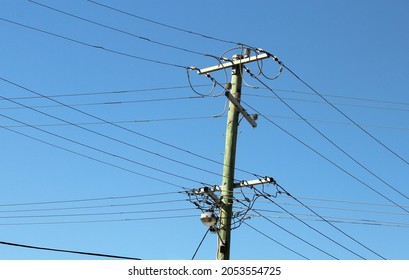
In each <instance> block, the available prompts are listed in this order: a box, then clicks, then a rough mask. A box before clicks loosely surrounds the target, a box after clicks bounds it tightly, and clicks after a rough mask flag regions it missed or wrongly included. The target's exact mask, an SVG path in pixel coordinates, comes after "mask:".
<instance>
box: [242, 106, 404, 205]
mask: <svg viewBox="0 0 409 280" xmlns="http://www.w3.org/2000/svg"><path fill="white" fill-rule="evenodd" d="M241 102H242V103H243V104H245V105H246V106H247V107H249V108H250V109H252V110H253V111H254V112H256V113H257V114H258V116H260V117H263V118H264V119H265V120H266V121H267V122H269V123H270V124H272V125H274V126H275V127H276V128H278V129H279V130H281V131H282V132H284V133H285V134H287V135H288V136H290V137H291V138H293V139H294V140H296V141H297V142H299V143H300V144H302V145H303V146H305V147H306V148H308V149H309V150H311V151H312V152H314V153H315V154H316V155H318V156H320V157H321V158H323V159H325V160H326V161H327V162H329V163H331V164H332V165H333V166H335V167H336V168H338V169H339V170H341V171H342V172H343V173H345V174H346V175H348V176H350V177H351V178H353V179H354V180H356V181H357V182H359V183H360V184H362V185H363V186H365V187H366V188H368V189H370V190H372V191H373V192H375V193H377V194H378V195H380V196H381V197H383V198H384V199H386V200H388V201H389V202H391V203H392V204H394V205H396V206H397V207H399V208H400V209H402V210H403V211H405V212H407V213H409V210H407V209H405V208H404V207H402V206H401V205H399V204H398V203H397V202H395V201H393V200H392V199H391V198H389V197H387V196H386V195H384V194H382V193H381V192H380V191H378V190H376V189H375V188H373V187H371V186H370V185H369V184H367V183H365V182H364V181H362V180H361V179H359V178H358V177H356V176H355V175H353V174H352V173H351V172H349V171H348V170H346V169H345V168H343V167H342V166H340V165H339V164H337V163H336V162H334V161H333V160H331V159H330V158H328V157H326V156H325V155H323V154H322V153H320V152H319V151H318V150H316V149H314V148H313V147H311V146H310V145H308V144H307V143H305V142H304V141H302V140H301V139H299V138H298V137H297V136H295V135H294V134H292V133H290V132H289V131H288V130H286V129H285V128H283V127H282V126H280V125H278V124H277V123H275V122H274V121H272V120H271V119H270V118H268V117H267V116H265V115H264V114H262V113H261V112H260V111H258V110H257V109H255V108H254V107H252V106H251V105H249V104H248V103H246V102H244V101H243V100H241Z"/></svg>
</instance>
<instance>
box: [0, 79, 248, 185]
mask: <svg viewBox="0 0 409 280" xmlns="http://www.w3.org/2000/svg"><path fill="white" fill-rule="evenodd" d="M212 79H213V78H212ZM0 80H3V81H4V82H6V83H9V84H11V85H14V86H16V87H18V88H21V89H23V90H25V91H28V92H31V93H33V94H35V95H37V96H41V97H43V98H46V99H48V100H50V101H53V102H55V103H57V104H59V105H63V106H65V107H67V108H69V109H71V110H74V111H76V112H78V113H81V114H83V115H86V116H88V117H91V118H93V119H96V120H98V121H102V122H104V123H106V124H109V125H111V126H114V127H116V128H119V129H121V130H123V131H127V132H130V133H132V134H135V135H138V136H140V137H143V138H145V139H148V140H151V141H154V142H156V143H159V144H161V145H165V146H168V147H171V148H173V149H176V150H179V151H183V152H185V153H187V154H190V155H193V156H195V157H198V158H201V159H204V160H207V161H209V162H213V163H217V164H218V165H222V166H224V164H223V163H221V162H218V161H215V160H213V159H210V158H208V157H205V156H202V155H199V154H197V153H194V152H191V151H189V150H186V149H183V148H180V147H177V146H175V145H172V144H169V143H166V142H164V141H162V140H158V139H155V138H153V137H150V136H147V135H145V134H142V133H139V132H137V131H135V130H132V129H129V128H126V127H124V126H121V125H119V124H117V123H113V122H110V121H108V120H106V119H103V118H100V117H97V116H95V115H93V114H90V113H87V112H85V111H82V110H79V109H77V108H75V107H70V106H68V105H67V104H64V103H63V102H60V101H58V100H56V99H54V98H51V97H48V96H46V95H43V94H41V93H39V92H36V91H34V90H32V89H29V88H27V87H24V86H22V85H20V84H17V83H15V82H12V81H10V80H7V79H5V78H3V77H0ZM213 80H214V79H213ZM214 81H215V82H217V81H216V80H214ZM219 85H220V84H219ZM0 98H1V96H0ZM3 99H4V100H7V101H10V102H12V103H15V104H17V105H19V106H23V107H26V108H28V109H30V110H33V111H36V112H38V113H40V114H43V115H47V116H48V117H51V118H54V119H57V120H60V121H62V122H64V123H67V124H71V125H74V126H75V124H74V123H72V122H68V121H66V120H63V119H60V118H57V117H55V116H52V115H50V114H46V113H44V112H42V111H39V110H36V109H34V108H30V107H29V106H26V105H24V104H22V103H19V102H17V101H15V100H11V99H9V98H5V97H3ZM77 127H78V128H81V129H83V130H87V131H89V132H92V133H94V134H98V135H99V134H101V135H100V136H102V135H103V134H102V133H98V132H96V131H92V130H90V129H88V128H85V127H83V126H77ZM103 137H105V138H109V139H111V140H113V139H115V138H113V137H110V136H107V135H105V136H103ZM114 141H116V140H114ZM118 141H119V142H120V143H122V144H124V145H127V146H130V147H137V146H135V145H133V144H130V143H126V142H124V141H121V140H117V141H116V142H118ZM138 149H141V148H140V147H139V148H138ZM144 150H146V149H144ZM146 152H148V150H146ZM149 153H150V152H149ZM152 154H155V155H156V156H159V157H164V156H163V155H160V154H158V153H155V152H153V153H152ZM164 158H165V157H164ZM168 160H171V161H175V162H177V161H176V160H174V159H170V158H168ZM179 163H180V164H181V162H179ZM184 165H186V163H184ZM190 167H193V165H192V166H190ZM199 169H200V168H199ZM236 170H238V171H241V172H244V173H248V174H251V175H254V173H253V172H249V171H246V170H243V169H240V168H236ZM202 171H204V170H202ZM208 171H209V170H208ZM209 172H211V173H213V174H214V175H216V174H215V173H214V172H212V171H209ZM217 176H220V174H217ZM201 184H204V183H201Z"/></svg>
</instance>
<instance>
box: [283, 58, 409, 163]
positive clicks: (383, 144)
mask: <svg viewBox="0 0 409 280" xmlns="http://www.w3.org/2000/svg"><path fill="white" fill-rule="evenodd" d="M284 68H285V69H286V70H288V71H289V72H290V73H291V74H292V75H293V76H294V77H295V78H296V79H297V80H299V81H300V82H301V83H303V84H304V85H305V86H306V87H308V88H309V89H310V90H312V91H313V92H314V93H315V94H317V95H318V96H319V97H320V98H321V99H322V100H324V101H325V102H326V103H327V104H328V105H330V106H331V107H332V108H333V109H335V110H336V111H337V112H338V113H340V114H341V115H342V116H344V117H345V118H346V119H348V120H349V121H350V122H351V123H353V124H354V125H355V126H356V127H357V128H359V129H360V130H361V131H362V132H363V133H365V134H366V135H367V136H369V137H370V138H372V139H373V140H374V141H375V142H377V143H378V144H379V145H381V146H382V147H383V148H385V149H386V150H388V151H389V152H390V153H392V154H393V155H395V156H396V157H397V158H399V159H400V160H401V161H403V162H404V163H406V164H407V165H409V161H408V160H406V159H405V158H403V157H402V156H401V155H399V154H398V153H397V152H395V151H394V150H392V149H391V148H390V147H389V146H387V145H386V144H385V143H383V142H382V141H381V140H379V139H378V138H377V137H375V136H374V135H373V134H372V133H370V132H369V131H368V130H366V129H365V128H363V127H362V126H361V125H360V124H359V123H357V122H356V121H354V120H353V119H352V118H351V117H349V116H348V115H347V114H346V113H344V112H343V111H342V110H341V109H339V108H338V107H337V106H335V105H334V104H333V103H331V102H330V101H329V100H328V99H327V98H325V97H324V96H323V95H322V94H321V93H319V92H318V91H317V90H316V89H314V88H313V87H312V86H311V85H310V84H308V83H307V82H306V81H304V80H303V79H301V77H300V76H298V75H297V74H296V73H295V72H294V71H292V70H291V69H290V68H289V67H288V66H286V65H284Z"/></svg>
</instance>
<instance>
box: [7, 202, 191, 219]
mask: <svg viewBox="0 0 409 280" xmlns="http://www.w3.org/2000/svg"><path fill="white" fill-rule="evenodd" d="M186 201H189V200H188V199H173V200H164V201H149V202H134V203H120V204H108V205H92V206H73V207H58V208H36V209H15V210H0V213H26V212H44V211H47V212H48V211H52V212H54V211H66V210H84V209H100V208H117V207H129V206H141V205H144V206H147V205H148V206H149V205H157V204H168V203H176V202H178V203H179V202H186ZM60 203H61V202H60ZM0 219H1V217H0Z"/></svg>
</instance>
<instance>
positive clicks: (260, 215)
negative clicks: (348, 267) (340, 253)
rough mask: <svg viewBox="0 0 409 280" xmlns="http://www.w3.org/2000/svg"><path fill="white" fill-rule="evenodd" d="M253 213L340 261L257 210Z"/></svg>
mask: <svg viewBox="0 0 409 280" xmlns="http://www.w3.org/2000/svg"><path fill="white" fill-rule="evenodd" d="M251 211H253V212H254V213H256V214H258V215H259V217H262V218H263V219H265V220H266V221H268V222H269V223H271V224H273V225H275V226H277V227H279V228H280V229H282V230H283V231H285V232H287V233H288V234H290V235H292V236H294V237H295V238H297V239H298V240H300V241H302V242H304V243H306V244H308V245H309V246H311V247H313V248H315V249H317V250H318V251H320V252H322V253H324V254H325V255H327V256H329V257H331V258H333V259H335V260H339V259H338V258H337V257H335V256H333V255H332V254H330V253H328V252H326V251H324V250H323V249H321V248H319V247H317V246H315V245H314V244H312V243H311V242H308V241H307V240H305V239H303V238H302V237H300V236H298V235H296V234H294V233H292V232H291V231H289V230H287V229H286V228H284V227H282V226H280V225H279V224H277V223H276V222H274V221H272V220H271V219H269V218H267V217H266V216H264V215H263V214H261V213H260V212H258V211H257V210H254V209H251Z"/></svg>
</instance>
